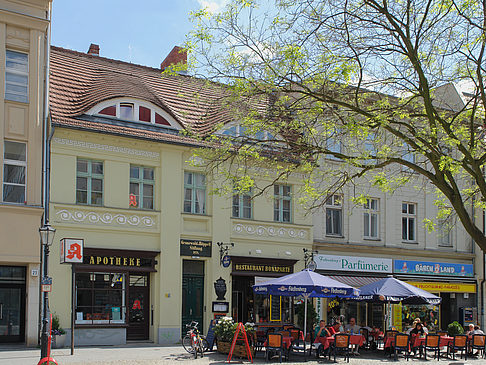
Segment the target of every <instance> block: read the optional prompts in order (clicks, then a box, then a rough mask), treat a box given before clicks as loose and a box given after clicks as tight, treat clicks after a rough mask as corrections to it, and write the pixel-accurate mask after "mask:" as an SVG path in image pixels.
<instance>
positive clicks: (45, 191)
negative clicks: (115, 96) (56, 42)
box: [37, 1, 52, 343]
mask: <svg viewBox="0 0 486 365" xmlns="http://www.w3.org/2000/svg"><path fill="white" fill-rule="evenodd" d="M46 19H47V21H48V23H47V29H46V33H45V35H44V70H45V71H44V111H43V116H42V120H43V130H42V205H43V208H44V213H43V216H42V221H41V226H45V225H46V223H47V222H48V221H49V179H48V170H47V168H48V167H47V158H48V157H49V151H48V146H49V141H48V137H47V132H48V129H49V54H50V47H51V19H52V3H51V2H50V1H49V5H48V9H47V11H46ZM39 246H40V257H41V265H40V268H41V269H40V278H43V277H44V265H43V264H44V257H43V251H44V250H43V246H42V243H41V244H40V245H39ZM42 295H43V293H42V292H41V286H40V285H39V303H40V305H39V320H38V324H39V325H38V327H39V328H38V331H37V333H38V342H39V343H40V333H41V327H42V313H43V309H44V308H43V306H44V302H43V300H42Z"/></svg>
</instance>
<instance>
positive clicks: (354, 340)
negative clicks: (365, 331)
mask: <svg viewBox="0 0 486 365" xmlns="http://www.w3.org/2000/svg"><path fill="white" fill-rule="evenodd" d="M364 341H365V338H364V337H363V335H349V344H350V345H359V346H363V343H364ZM314 343H321V344H322V346H324V350H325V349H327V348H328V347H329V345H331V344H333V343H334V337H316V340H315V341H314Z"/></svg>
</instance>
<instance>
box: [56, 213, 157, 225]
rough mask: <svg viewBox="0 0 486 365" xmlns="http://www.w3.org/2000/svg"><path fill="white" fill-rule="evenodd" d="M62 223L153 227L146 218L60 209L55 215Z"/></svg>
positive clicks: (150, 221) (149, 218)
mask: <svg viewBox="0 0 486 365" xmlns="http://www.w3.org/2000/svg"><path fill="white" fill-rule="evenodd" d="M56 215H57V216H58V217H59V218H60V219H61V220H62V221H72V222H77V223H91V224H100V223H101V224H116V225H120V226H125V225H128V226H134V227H142V228H153V227H155V220H154V219H153V218H152V217H148V216H138V215H125V214H120V213H116V214H112V213H97V212H93V211H90V212H81V211H69V210H67V209H62V210H60V211H58V212H57V213H56Z"/></svg>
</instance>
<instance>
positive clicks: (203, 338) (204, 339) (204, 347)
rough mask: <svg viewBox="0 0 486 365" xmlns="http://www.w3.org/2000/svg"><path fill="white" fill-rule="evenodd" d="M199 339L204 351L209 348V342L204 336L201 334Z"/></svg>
mask: <svg viewBox="0 0 486 365" xmlns="http://www.w3.org/2000/svg"><path fill="white" fill-rule="evenodd" d="M201 341H202V344H203V349H204V352H208V351H209V350H210V348H209V342H208V340H206V336H201Z"/></svg>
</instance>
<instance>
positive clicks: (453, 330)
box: [447, 321, 464, 336]
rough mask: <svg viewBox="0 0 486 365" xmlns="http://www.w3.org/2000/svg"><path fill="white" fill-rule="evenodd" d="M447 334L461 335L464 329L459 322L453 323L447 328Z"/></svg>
mask: <svg viewBox="0 0 486 365" xmlns="http://www.w3.org/2000/svg"><path fill="white" fill-rule="evenodd" d="M447 333H448V334H449V336H455V335H462V334H463V333H464V328H462V326H461V325H460V324H459V322H457V321H454V322H452V323H449V325H448V326H447Z"/></svg>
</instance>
